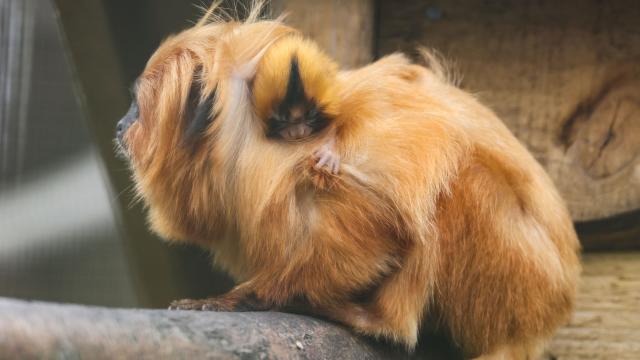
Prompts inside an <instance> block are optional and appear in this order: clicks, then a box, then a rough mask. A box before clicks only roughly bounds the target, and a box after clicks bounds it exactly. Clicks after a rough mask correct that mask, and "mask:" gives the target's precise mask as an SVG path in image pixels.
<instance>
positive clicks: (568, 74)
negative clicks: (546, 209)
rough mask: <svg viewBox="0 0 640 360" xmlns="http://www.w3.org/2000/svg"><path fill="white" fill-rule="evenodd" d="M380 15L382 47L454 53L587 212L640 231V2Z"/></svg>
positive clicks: (423, 9)
mask: <svg viewBox="0 0 640 360" xmlns="http://www.w3.org/2000/svg"><path fill="white" fill-rule="evenodd" d="M379 13H380V15H381V16H380V17H379V18H380V23H379V31H378V34H379V37H378V39H377V40H378V45H379V46H378V48H379V49H380V51H379V54H378V55H383V54H387V53H390V52H393V51H397V50H402V51H407V52H413V51H414V49H415V47H417V46H419V45H425V46H428V47H432V48H435V49H437V50H439V51H441V52H442V53H443V54H444V55H445V57H447V58H449V59H451V60H452V61H453V62H454V63H455V64H456V65H457V68H458V69H459V71H460V73H461V74H462V78H463V87H464V88H465V89H467V90H469V91H471V92H472V93H474V94H477V96H478V97H479V98H480V99H481V100H482V101H483V102H484V103H486V104H488V105H489V106H490V107H491V108H493V109H494V110H495V111H496V112H497V114H498V115H499V116H500V117H501V118H502V119H503V120H504V121H505V123H506V124H507V126H508V127H509V128H510V129H511V130H512V131H513V132H514V133H515V135H516V136H517V137H518V138H519V139H520V140H521V141H522V142H523V143H525V144H526V145H527V146H528V148H529V149H530V150H531V151H532V152H533V153H534V155H535V156H536V158H537V159H538V160H539V161H540V162H541V163H542V164H543V165H544V166H545V167H546V169H547V170H548V172H549V173H550V175H551V176H552V178H553V179H554V181H555V182H556V184H557V186H558V187H559V189H560V191H561V193H562V194H563V196H564V198H565V199H566V200H567V202H568V205H569V207H570V210H571V213H572V215H573V218H574V219H575V220H577V221H581V222H584V221H591V220H595V219H602V218H608V217H611V216H616V215H621V214H630V216H631V221H629V222H627V223H631V224H632V225H630V226H631V229H638V228H640V213H638V212H637V211H636V212H633V211H634V210H637V209H639V208H640V142H639V141H637V139H638V136H639V135H640V121H638V119H639V118H640V66H638V64H639V63H640V22H638V19H639V18H640V6H638V2H637V1H635V0H616V1H604V2H603V1H596V0H589V1H582V0H569V1H561V2H558V1H552V0H542V1H535V2H525V3H523V2H521V1H517V0H505V1H482V0H472V1H467V0H451V1H430V2H425V1H417V0H413V1H406V2H403V3H402V5H398V4H397V3H396V2H392V1H381V2H380V9H379ZM629 212H631V213H629ZM615 221H616V219H615V218H614V219H612V222H615ZM618 222H619V221H618ZM581 225H583V223H581ZM608 228H609V225H608V223H605V224H604V227H601V229H600V231H599V232H598V236H596V237H591V238H589V241H588V244H589V245H590V246H591V245H594V244H595V245H596V246H598V245H601V244H606V243H607V242H609V241H611V242H619V243H624V242H627V243H629V244H635V245H636V246H637V245H638V244H640V236H638V235H639V234H640V233H639V232H638V231H636V230H630V229H629V228H625V229H623V230H621V231H617V232H616V233H615V234H614V233H612V232H608V231H607V229H608ZM620 236H623V238H622V239H621V238H620ZM599 248H600V249H602V248H606V246H600V247H599Z"/></svg>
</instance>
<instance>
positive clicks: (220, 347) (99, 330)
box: [0, 298, 450, 360]
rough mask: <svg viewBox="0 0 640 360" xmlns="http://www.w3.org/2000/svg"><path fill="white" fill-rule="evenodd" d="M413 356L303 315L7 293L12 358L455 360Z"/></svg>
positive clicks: (2, 349) (5, 331)
mask: <svg viewBox="0 0 640 360" xmlns="http://www.w3.org/2000/svg"><path fill="white" fill-rule="evenodd" d="M425 351H426V352H423V351H422V350H418V351H417V352H416V353H414V354H413V355H412V356H409V355H408V354H407V353H406V352H405V351H404V350H403V349H400V348H398V347H394V346H390V345H385V344H381V343H376V342H374V341H372V340H370V339H367V338H363V337H359V336H357V335H354V334H353V333H351V332H350V331H348V330H347V329H345V328H343V327H341V326H338V325H335V324H332V323H328V322H325V321H322V320H318V319H314V318H310V317H307V316H302V315H293V314H284V313H277V312H260V313H215V312H190V311H168V310H135V309H128V310H127V309H107V308H98V307H86V306H79V305H60V304H51V303H39V302H24V301H17V300H10V299H2V298H0V357H2V358H10V359H44V358H56V359H354V360H355V359H381V360H382V359H410V358H416V359H450V357H448V355H447V354H442V353H436V352H434V350H433V347H432V349H429V350H425Z"/></svg>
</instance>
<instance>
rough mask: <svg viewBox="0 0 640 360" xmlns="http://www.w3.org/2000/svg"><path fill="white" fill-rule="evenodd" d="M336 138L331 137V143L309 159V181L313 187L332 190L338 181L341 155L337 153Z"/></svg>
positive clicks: (327, 143) (326, 144) (328, 142)
mask: <svg viewBox="0 0 640 360" xmlns="http://www.w3.org/2000/svg"><path fill="white" fill-rule="evenodd" d="M334 146H335V138H334V137H333V136H332V137H330V139H329V141H327V142H326V143H324V144H323V145H322V146H321V147H320V148H318V149H317V150H316V151H314V152H313V156H311V158H310V159H309V163H310V164H309V165H310V166H309V167H308V168H307V171H308V175H309V179H310V180H311V182H312V183H313V185H314V186H315V187H316V188H318V189H322V190H326V189H328V188H330V187H331V186H332V185H333V184H334V182H335V181H336V180H337V175H338V172H339V171H340V155H338V154H337V153H336V151H335V147H334Z"/></svg>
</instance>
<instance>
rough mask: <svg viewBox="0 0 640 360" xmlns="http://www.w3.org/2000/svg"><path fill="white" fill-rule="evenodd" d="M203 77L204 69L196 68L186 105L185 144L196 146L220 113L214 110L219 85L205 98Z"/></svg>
mask: <svg viewBox="0 0 640 360" xmlns="http://www.w3.org/2000/svg"><path fill="white" fill-rule="evenodd" d="M201 77H202V70H201V69H198V70H196V71H195V72H194V75H193V78H192V80H191V88H190V90H189V97H188V99H187V102H186V105H185V106H186V108H185V111H184V114H185V117H184V122H185V124H184V137H183V144H184V145H185V146H195V145H196V144H197V143H198V142H199V140H200V139H202V137H203V136H204V134H205V133H206V131H207V129H208V127H209V125H210V124H211V123H212V122H213V121H214V120H215V118H216V117H218V114H219V112H218V111H215V112H214V106H215V99H216V92H217V85H216V87H215V88H214V89H213V91H211V93H209V94H208V95H207V96H206V97H205V98H204V99H203V94H202V88H203V86H202V82H201V80H200V79H201Z"/></svg>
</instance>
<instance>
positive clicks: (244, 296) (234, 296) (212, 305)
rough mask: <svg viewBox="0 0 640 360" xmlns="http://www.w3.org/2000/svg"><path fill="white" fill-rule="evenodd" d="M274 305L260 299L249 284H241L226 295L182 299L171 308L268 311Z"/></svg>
mask: <svg viewBox="0 0 640 360" xmlns="http://www.w3.org/2000/svg"><path fill="white" fill-rule="evenodd" d="M271 308H272V306H271V305H270V304H268V303H266V302H265V301H262V300H260V299H258V298H257V297H256V296H255V294H254V293H253V291H251V289H250V288H249V286H247V285H245V284H240V285H238V286H236V287H235V288H233V289H232V290H231V291H229V292H228V293H226V294H224V295H220V296H216V297H211V298H206V299H197V300H196V299H182V300H176V301H173V302H172V303H171V305H170V306H169V310H200V311H266V310H270V309H271Z"/></svg>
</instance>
